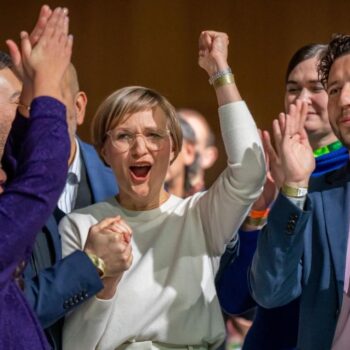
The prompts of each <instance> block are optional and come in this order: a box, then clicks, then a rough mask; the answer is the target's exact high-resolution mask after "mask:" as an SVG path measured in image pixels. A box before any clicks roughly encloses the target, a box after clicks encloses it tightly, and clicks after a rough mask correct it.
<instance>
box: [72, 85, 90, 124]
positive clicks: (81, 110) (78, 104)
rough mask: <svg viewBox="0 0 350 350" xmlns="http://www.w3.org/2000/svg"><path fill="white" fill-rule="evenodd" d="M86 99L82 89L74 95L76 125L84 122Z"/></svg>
mask: <svg viewBox="0 0 350 350" xmlns="http://www.w3.org/2000/svg"><path fill="white" fill-rule="evenodd" d="M87 101H88V100H87V96H86V94H85V92H84V91H79V92H78V93H77V94H76V95H75V99H74V108H75V113H76V116H77V125H81V124H83V123H84V119H85V111H86V105H87Z"/></svg>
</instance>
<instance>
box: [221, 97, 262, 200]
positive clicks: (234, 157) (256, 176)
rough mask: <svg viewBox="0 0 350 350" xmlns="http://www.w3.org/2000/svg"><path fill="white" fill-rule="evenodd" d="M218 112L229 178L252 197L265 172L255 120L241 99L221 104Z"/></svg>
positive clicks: (235, 185) (259, 191)
mask: <svg viewBox="0 0 350 350" xmlns="http://www.w3.org/2000/svg"><path fill="white" fill-rule="evenodd" d="M219 115H220V126H221V133H222V138H223V141H224V145H225V150H226V154H227V158H228V170H229V172H228V173H227V175H228V176H229V177H230V178H229V179H228V181H229V182H230V184H231V185H233V186H234V187H236V188H239V189H240V193H241V194H242V195H243V196H248V198H249V200H250V201H251V200H255V199H256V198H257V197H258V196H259V195H260V193H261V191H262V188H263V185H264V182H265V175H266V171H265V169H266V167H265V157H264V151H263V147H262V144H261V140H260V137H259V134H258V131H257V128H256V125H255V122H254V120H253V118H252V116H251V114H250V112H249V110H248V108H247V106H246V104H245V103H244V102H243V101H239V102H235V103H230V104H228V105H224V106H222V107H220V108H219Z"/></svg>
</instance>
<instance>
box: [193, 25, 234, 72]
mask: <svg viewBox="0 0 350 350" xmlns="http://www.w3.org/2000/svg"><path fill="white" fill-rule="evenodd" d="M228 44H229V38H228V35H227V34H226V33H220V32H215V31H210V30H207V31H203V32H202V33H201V34H200V36H199V53H198V56H199V57H198V64H199V66H200V67H202V68H203V69H204V70H206V71H207V73H208V74H209V76H212V75H213V74H215V73H216V72H218V71H222V70H224V69H227V68H228V64H227V54H228V53H227V48H228Z"/></svg>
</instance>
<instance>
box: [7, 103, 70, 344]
mask: <svg viewBox="0 0 350 350" xmlns="http://www.w3.org/2000/svg"><path fill="white" fill-rule="evenodd" d="M68 154H69V138H68V133H67V123H66V109H65V107H64V105H63V104H62V103H60V102H59V101H57V100H55V99H53V98H51V97H39V98H36V99H34V100H33V102H32V105H31V110H30V118H29V119H25V118H23V117H22V116H20V115H18V114H17V116H16V118H15V120H14V122H13V125H12V130H11V132H10V134H9V137H8V141H7V145H6V148H5V153H4V158H3V160H2V161H3V167H4V169H5V171H6V172H7V175H8V182H7V184H6V187H5V191H4V192H3V193H2V194H1V195H0V232H1V240H0V349H9V350H10V349H28V350H40V349H47V348H48V344H47V341H46V339H45V336H44V334H43V332H42V331H41V328H40V326H39V324H38V322H37V320H36V317H35V316H34V314H33V312H32V310H31V308H30V307H29V306H28V304H27V302H26V300H25V298H24V296H23V293H22V292H21V291H20V290H19V288H18V286H17V285H16V283H15V281H14V276H13V275H14V271H15V269H16V267H17V266H18V265H19V264H20V265H21V263H22V262H26V261H27V259H28V258H29V256H30V253H31V250H32V247H33V245H34V241H35V235H36V233H37V231H38V230H39V229H40V227H41V226H42V225H43V224H44V222H45V220H46V219H47V218H48V216H49V215H50V213H51V212H52V210H53V208H54V206H55V204H56V202H57V199H58V197H59V195H60V193H61V191H62V189H63V186H64V183H65V178H66V174H67V160H68Z"/></svg>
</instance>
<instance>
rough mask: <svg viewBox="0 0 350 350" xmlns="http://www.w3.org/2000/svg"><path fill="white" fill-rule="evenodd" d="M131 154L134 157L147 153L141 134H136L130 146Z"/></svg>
mask: <svg viewBox="0 0 350 350" xmlns="http://www.w3.org/2000/svg"><path fill="white" fill-rule="evenodd" d="M131 149H132V152H133V154H135V155H138V156H141V155H143V154H145V153H147V145H146V140H145V138H144V136H143V135H142V134H136V135H135V140H134V142H133V144H132V146H131Z"/></svg>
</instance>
